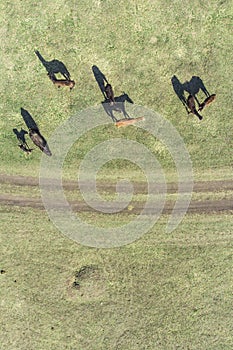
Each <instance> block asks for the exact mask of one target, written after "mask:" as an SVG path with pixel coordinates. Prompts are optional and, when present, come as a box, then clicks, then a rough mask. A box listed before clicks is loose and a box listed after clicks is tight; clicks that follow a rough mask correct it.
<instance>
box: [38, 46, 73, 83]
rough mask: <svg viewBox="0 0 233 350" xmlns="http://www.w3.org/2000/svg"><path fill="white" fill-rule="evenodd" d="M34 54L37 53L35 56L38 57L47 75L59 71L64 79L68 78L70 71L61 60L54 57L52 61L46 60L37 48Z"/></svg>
mask: <svg viewBox="0 0 233 350" xmlns="http://www.w3.org/2000/svg"><path fill="white" fill-rule="evenodd" d="M35 54H36V55H37V57H38V58H39V60H40V61H41V63H42V64H43V66H44V67H45V69H46V70H47V72H48V74H49V75H50V74H52V75H54V74H58V73H60V74H61V75H63V77H64V78H65V79H67V80H70V73H69V71H68V69H67V68H66V66H65V65H64V63H63V62H61V61H59V60H55V59H54V60H52V61H46V60H45V59H44V58H43V57H42V56H41V54H40V53H39V51H37V50H36V51H35Z"/></svg>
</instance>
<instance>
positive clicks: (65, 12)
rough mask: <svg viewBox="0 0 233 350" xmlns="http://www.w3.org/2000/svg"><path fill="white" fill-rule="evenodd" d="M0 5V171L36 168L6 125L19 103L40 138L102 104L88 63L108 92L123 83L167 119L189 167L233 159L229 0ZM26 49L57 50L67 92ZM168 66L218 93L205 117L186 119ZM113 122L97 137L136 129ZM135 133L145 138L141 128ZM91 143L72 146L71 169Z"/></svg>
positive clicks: (17, 118) (15, 120)
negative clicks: (68, 81) (72, 83)
mask: <svg viewBox="0 0 233 350" xmlns="http://www.w3.org/2000/svg"><path fill="white" fill-rule="evenodd" d="M1 13H2V14H3V15H2V17H1V22H0V24H1V42H2V49H1V53H2V59H1V66H0V73H1V75H2V77H4V79H3V80H2V89H1V106H0V111H1V115H2V118H1V122H0V123H1V124H0V127H1V130H2V134H1V139H0V151H1V154H2V159H3V161H2V169H3V171H4V169H9V168H10V169H12V168H13V169H12V170H11V171H12V172H17V169H18V168H19V169H22V168H23V167H25V168H27V172H28V173H29V174H38V167H39V159H40V156H41V154H40V152H39V150H38V151H36V152H34V153H33V155H32V156H31V157H30V158H29V159H27V160H25V159H24V155H22V154H21V153H20V152H19V150H18V148H17V141H16V139H15V135H14V134H13V133H12V128H14V127H18V128H20V127H25V125H24V122H23V120H22V117H21V115H20V107H23V108H25V109H27V110H28V111H29V112H30V113H31V114H32V116H33V117H34V118H35V120H36V121H37V122H38V124H39V126H40V128H41V132H42V133H43V134H44V135H45V137H47V138H48V137H49V136H50V135H51V134H52V132H53V130H54V129H55V128H56V127H57V126H58V125H59V124H60V123H61V122H63V121H65V120H66V119H67V118H68V117H69V116H71V115H73V114H74V113H76V112H77V111H79V110H80V109H85V108H88V107H89V106H93V105H97V104H98V103H100V101H101V99H102V95H101V93H100V91H99V88H98V86H97V84H96V82H95V79H94V76H93V74H92V70H91V67H92V65H93V64H95V65H97V66H98V67H99V68H100V69H101V70H102V71H103V73H104V74H105V75H106V76H107V78H108V80H109V81H110V82H111V83H112V84H113V87H114V90H115V93H116V95H118V94H120V93H121V92H122V91H126V92H127V93H128V94H129V95H130V96H131V98H132V99H133V100H134V102H135V103H137V104H139V105H143V106H145V107H148V108H150V109H152V110H154V111H157V112H158V113H159V114H161V115H163V116H164V117H165V118H166V119H168V120H170V121H171V122H172V123H173V125H174V126H175V127H176V128H177V130H178V131H179V132H180V134H181V136H182V138H183V139H184V141H185V143H186V145H187V147H188V150H189V152H190V154H191V158H192V161H193V166H194V168H195V169H199V168H201V169H207V168H209V169H215V168H220V167H225V166H227V167H229V166H231V165H232V152H231V148H232V128H231V111H232V98H231V90H232V82H231V79H229V77H230V76H231V75H232V74H231V73H232V40H231V31H230V27H231V23H232V15H233V13H232V7H231V6H230V2H228V1H224V2H216V1H210V2H209V3H208V5H205V4H202V3H200V2H199V1H197V0H195V1H192V3H191V2H190V3H189V4H188V6H184V5H183V2H182V1H176V2H175V3H172V2H170V1H167V2H166V3H164V2H161V1H153V3H152V4H151V2H150V1H139V2H137V4H136V3H135V2H134V1H129V2H127V4H126V3H125V1H119V2H118V3H117V4H113V3H112V2H111V1H91V0H88V1H85V2H81V3H79V4H78V5H77V4H76V3H73V2H72V1H68V2H66V3H65V2H64V1H63V0H59V1H56V2H55V3H50V4H47V2H46V1H42V2H40V4H37V5H34V3H33V2H31V1H30V0H27V1H26V2H24V4H22V3H21V2H20V1H15V2H14V4H8V3H7V2H6V1H4V2H3V3H2V4H1ZM6 33H7V34H6ZM222 38H224V40H223V39H222ZM34 49H38V50H39V51H40V52H41V53H42V55H43V56H44V57H45V58H46V59H48V60H50V59H53V58H57V59H60V60H62V61H63V62H64V63H65V64H66V66H67V67H68V69H69V70H70V72H71V76H72V78H74V79H75V80H76V82H77V85H76V87H75V89H74V90H73V91H72V93H70V92H69V91H68V90H65V89H63V90H62V89H61V90H58V89H56V88H55V87H54V86H53V85H52V84H51V82H50V81H49V79H48V78H47V76H46V71H45V69H44V67H43V66H42V64H41V62H40V61H39V60H38V58H37V57H36V55H35V54H34ZM174 74H175V75H176V76H177V77H178V78H179V79H180V81H181V82H184V81H186V80H190V79H191V77H192V76H193V75H198V76H200V77H201V78H202V80H203V81H204V83H205V85H206V87H207V89H209V90H210V92H211V93H216V94H217V99H216V102H214V103H213V105H211V106H210V107H209V108H207V109H206V110H205V111H204V112H203V115H204V120H203V122H201V123H199V121H198V120H197V118H194V117H192V116H190V117H189V118H188V119H187V115H186V112H185V110H184V108H183V106H182V104H181V103H180V101H179V100H178V98H177V96H176V95H175V93H174V91H173V88H172V85H171V77H172V76H173V75H174ZM199 96H200V99H202V98H203V96H201V94H199ZM106 121H108V117H107V116H106ZM109 121H110V119H109ZM110 122H111V121H110ZM113 129H114V127H113V126H112V127H110V130H111V131H110V135H108V132H107V128H105V130H104V135H105V137H108V136H110V137H111V136H115V135H120V136H122V137H129V138H133V139H135V138H136V136H138V135H136V134H137V129H135V128H127V129H126V130H124V131H120V130H113ZM101 139H102V138H101ZM96 141H97V142H98V141H99V140H98V139H97V140H96ZM137 141H144V137H143V135H141V136H140V135H139V136H138V139H137ZM144 142H145V143H146V145H147V146H148V147H151V148H152V151H154V152H155V154H156V155H157V156H158V157H159V155H158V154H157V153H158V152H157V150H158V144H157V143H156V142H154V140H153V139H151V138H148V139H147V140H145V141H144ZM91 143H92V142H91V139H90V140H89V139H88V140H87V142H84V143H82V144H80V145H79V146H80V153H79V154H78V155H76V156H74V157H73V159H72V161H70V167H71V168H72V165H73V164H74V163H75V165H76V166H77V165H78V164H79V161H80V158H82V155H83V154H84V153H85V152H86V150H87V149H88V147H89V146H90V144H91ZM6 146H7V147H6ZM159 159H160V158H159ZM161 161H162V163H164V164H165V167H173V165H172V164H171V162H170V161H169V156H168V155H167V154H164V155H163V157H162V159H161ZM22 163H23V164H22ZM12 164H14V167H12ZM72 170H73V171H74V168H72V169H71V171H70V172H72ZM22 171H23V170H22Z"/></svg>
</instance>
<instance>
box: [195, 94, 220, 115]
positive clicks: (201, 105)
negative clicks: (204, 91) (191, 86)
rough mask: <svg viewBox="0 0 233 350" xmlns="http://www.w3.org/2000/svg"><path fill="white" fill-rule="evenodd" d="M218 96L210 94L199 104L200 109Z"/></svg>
mask: <svg viewBox="0 0 233 350" xmlns="http://www.w3.org/2000/svg"><path fill="white" fill-rule="evenodd" d="M215 98H216V94H213V95H210V96H208V97H207V98H206V99H205V100H204V101H203V102H202V103H201V104H200V106H199V109H198V111H202V110H203V108H204V107H205V106H208V105H209V104H210V103H211V102H213V101H214V100H215Z"/></svg>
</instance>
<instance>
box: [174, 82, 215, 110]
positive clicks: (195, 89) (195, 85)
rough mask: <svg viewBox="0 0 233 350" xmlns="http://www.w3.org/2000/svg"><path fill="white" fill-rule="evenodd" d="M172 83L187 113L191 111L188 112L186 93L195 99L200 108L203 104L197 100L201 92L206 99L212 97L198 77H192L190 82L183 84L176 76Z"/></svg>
mask: <svg viewBox="0 0 233 350" xmlns="http://www.w3.org/2000/svg"><path fill="white" fill-rule="evenodd" d="M171 83H172V86H173V89H174V91H175V93H176V95H177V96H178V98H179V99H180V101H181V102H182V104H183V105H184V107H185V109H186V111H187V113H190V111H189V110H188V107H189V106H188V100H187V98H186V97H185V92H187V93H188V94H189V96H193V97H194V99H195V100H196V102H197V104H198V106H199V107H200V106H201V103H200V102H199V100H198V98H197V94H198V93H199V92H200V91H202V92H203V93H204V94H205V96H206V97H210V94H209V91H208V90H207V89H206V87H205V84H204V83H203V81H202V79H201V78H200V77H198V76H192V78H191V79H190V81H185V82H184V83H181V82H180V80H179V79H178V78H177V77H176V75H174V76H173V77H172V78H171Z"/></svg>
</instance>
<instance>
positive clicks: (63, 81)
mask: <svg viewBox="0 0 233 350" xmlns="http://www.w3.org/2000/svg"><path fill="white" fill-rule="evenodd" d="M48 76H49V79H50V80H52V82H53V84H54V85H55V86H57V87H58V88H60V87H61V86H69V88H70V91H71V90H72V89H73V88H74V86H75V81H74V80H69V79H57V78H56V77H55V75H52V74H49V73H48Z"/></svg>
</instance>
